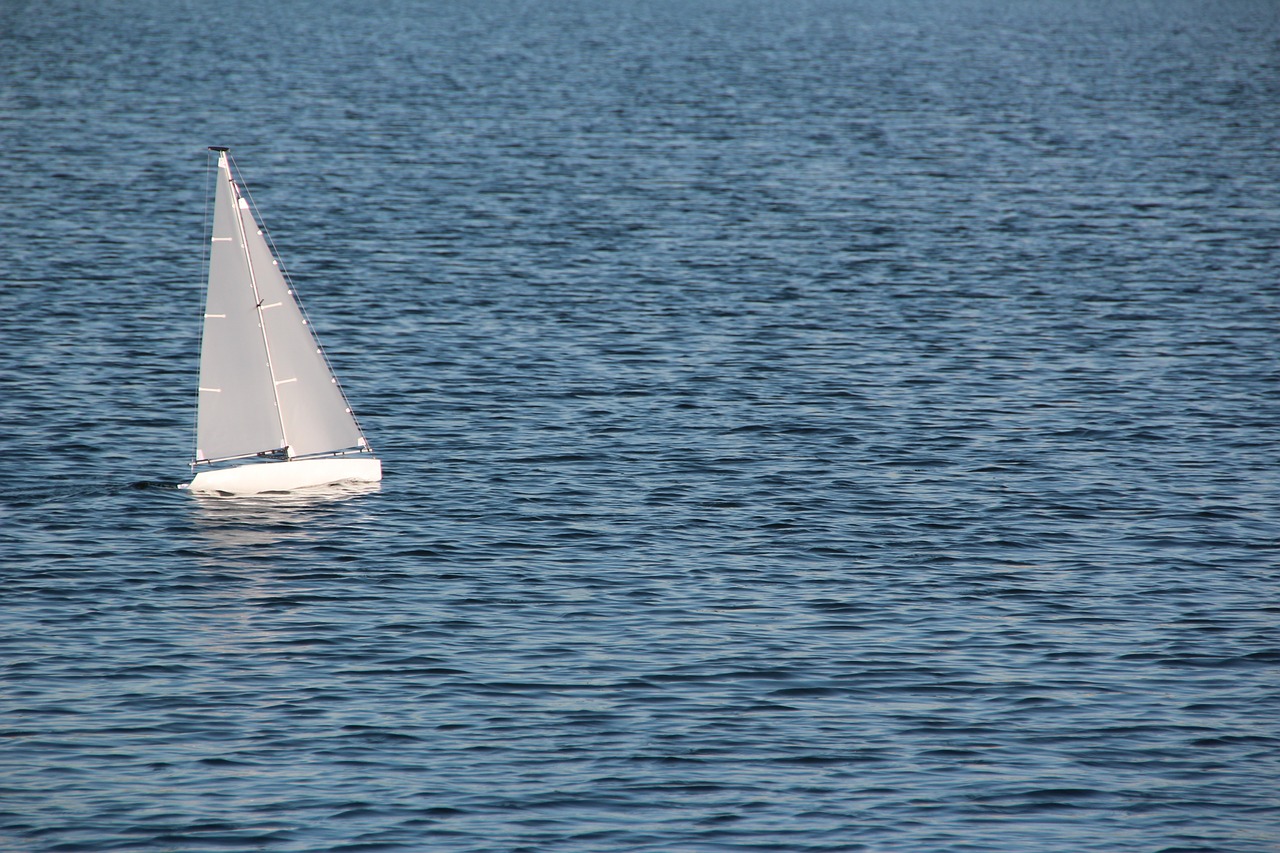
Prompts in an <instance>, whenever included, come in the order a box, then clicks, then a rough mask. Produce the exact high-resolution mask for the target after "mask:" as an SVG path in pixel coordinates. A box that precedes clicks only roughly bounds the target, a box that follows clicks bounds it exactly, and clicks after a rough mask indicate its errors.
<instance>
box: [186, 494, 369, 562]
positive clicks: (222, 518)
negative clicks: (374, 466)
mask: <svg viewBox="0 0 1280 853" xmlns="http://www.w3.org/2000/svg"><path fill="white" fill-rule="evenodd" d="M380 488H381V484H380V483H377V482H371V483H370V482H347V483H341V484H335V485H330V486H322V487H316V488H311V489H306V490H301V491H296V492H289V493H287V494H286V493H275V494H270V495H255V496H244V495H241V496H237V497H235V498H207V499H205V500H200V501H193V502H192V504H191V507H192V514H193V518H194V520H195V523H196V525H195V528H196V529H195V532H196V535H197V536H198V537H199V539H200V540H202V541H203V542H204V543H205V544H208V545H212V546H214V547H215V548H217V549H219V550H221V549H222V548H227V549H230V550H229V552H228V554H227V555H226V557H227V558H229V559H231V560H232V561H238V560H240V559H255V558H260V557H261V554H257V555H253V556H250V555H247V554H244V553H243V552H242V550H241V549H243V548H244V547H245V546H264V545H280V544H289V543H296V544H299V545H303V546H304V547H305V545H306V543H310V542H314V541H315V540H316V539H317V538H320V537H323V535H324V533H323V531H325V530H328V529H331V525H330V524H328V516H330V515H331V514H334V513H340V514H341V516H342V518H341V519H340V520H339V521H338V523H340V524H341V525H342V527H343V528H345V529H351V528H352V527H358V526H359V525H360V523H361V519H360V518H352V517H351V512H352V509H353V507H349V506H343V504H345V503H346V502H348V501H351V500H353V499H355V498H359V497H363V496H365V495H369V494H373V493H375V492H377V491H379V489H380ZM359 515H360V516H364V515H366V513H364V512H359ZM209 556H210V557H212V556H213V555H212V554H210V555H209ZM217 562H218V563H219V564H224V561H223V560H222V559H219V560H217Z"/></svg>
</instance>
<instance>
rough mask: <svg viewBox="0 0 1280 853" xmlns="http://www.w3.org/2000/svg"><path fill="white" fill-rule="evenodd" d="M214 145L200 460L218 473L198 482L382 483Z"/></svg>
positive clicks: (219, 488)
mask: <svg viewBox="0 0 1280 853" xmlns="http://www.w3.org/2000/svg"><path fill="white" fill-rule="evenodd" d="M210 150H211V151H215V152H217V155H218V181H217V194H216V196H215V199H214V212H213V243H212V246H211V249H210V253H209V291H208V296H207V301H206V307H205V314H204V337H203V339H202V341H201V346H200V397H199V415H198V417H197V422H196V452H195V461H194V462H192V463H191V464H192V467H193V469H195V468H206V467H207V470H202V471H200V472H199V473H198V474H196V476H195V478H194V479H193V480H192V481H191V484H190V486H189V488H190V489H191V490H192V491H193V492H214V493H216V492H224V493H230V494H256V493H259V492H274V491H293V490H296V489H304V488H310V487H314V486H324V485H329V484H333V483H341V482H346V481H362V482H376V481H378V480H381V479H382V463H381V462H380V461H378V459H377V458H375V457H374V455H373V451H372V449H371V448H370V447H369V443H368V442H367V441H366V440H365V437H364V434H363V433H362V432H361V431H360V426H359V424H357V423H356V419H355V416H354V415H353V414H352V411H351V407H350V406H349V405H347V400H346V398H345V397H344V396H343V394H342V390H341V388H339V387H338V381H337V379H336V378H335V377H334V375H333V371H332V370H330V368H329V364H328V362H327V361H326V359H325V357H324V353H323V352H322V351H321V349H320V347H319V345H318V344H317V342H316V339H315V337H314V335H313V334H312V332H311V327H310V326H309V325H308V324H307V320H306V317H305V316H304V315H303V313H302V309H301V308H300V307H299V305H298V302H297V300H296V299H295V298H294V295H293V290H292V288H291V287H290V285H289V282H288V280H287V279H286V278H285V276H284V273H283V271H282V270H281V269H280V265H279V262H278V261H276V259H275V258H274V257H273V255H272V252H271V248H270V246H269V244H268V242H267V239H266V237H265V236H264V235H263V232H262V229H261V228H260V227H259V226H258V223H257V221H256V220H255V219H254V217H253V212H252V211H251V210H250V206H249V202H248V199H247V198H246V197H245V196H244V195H242V194H241V191H240V187H238V186H237V185H236V181H235V178H234V177H233V176H232V174H231V163H230V158H229V157H228V156H227V149H226V148H217V147H211V148H210ZM224 463H225V464H224Z"/></svg>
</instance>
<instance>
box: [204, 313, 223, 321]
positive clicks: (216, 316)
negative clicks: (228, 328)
mask: <svg viewBox="0 0 1280 853" xmlns="http://www.w3.org/2000/svg"><path fill="white" fill-rule="evenodd" d="M204 318H205V319H206V320H225V319H227V315H226V314H205V315H204Z"/></svg>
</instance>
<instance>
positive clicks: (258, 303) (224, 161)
mask: <svg viewBox="0 0 1280 853" xmlns="http://www.w3.org/2000/svg"><path fill="white" fill-rule="evenodd" d="M209 150H210V151H217V152H218V170H219V171H222V170H226V175H225V176H224V178H223V179H224V180H226V181H228V182H230V184H231V197H232V199H234V200H235V205H236V208H237V209H236V210H234V211H233V213H234V214H235V220H236V228H237V230H238V231H239V233H240V245H242V246H248V245H249V236H248V234H247V233H246V232H245V227H244V217H243V216H242V215H241V214H240V211H241V210H248V209H249V203H248V201H247V200H246V199H245V197H244V196H243V195H241V194H240V188H239V187H238V186H236V181H235V178H234V177H233V176H232V174H231V162H230V159H231V158H230V157H229V156H228V154H227V152H228V151H229V150H230V149H229V148H226V147H222V146H215V145H210V146H209ZM254 224H255V225H257V226H258V227H257V232H258V233H259V234H261V233H262V227H261V224H260V223H258V222H257V221H256V220H255V222H254ZM244 262H245V266H246V267H247V268H248V271H249V286H250V287H252V288H253V299H254V303H255V305H254V309H255V310H256V311H257V312H258V331H259V332H260V333H261V334H262V348H263V350H264V351H265V352H266V356H267V373H268V374H269V375H270V377H271V399H272V401H273V402H274V404H275V414H276V418H275V419H276V423H277V424H279V426H280V442H281V446H282V448H283V449H284V452H285V456H286V457H292V456H293V450H292V448H291V447H290V446H289V433H288V432H287V431H286V430H285V426H284V413H283V411H282V410H281V407H280V381H279V380H278V379H276V368H275V364H274V363H272V360H271V341H270V340H269V339H268V338H267V323H266V318H264V317H263V316H262V303H263V302H265V301H266V300H265V299H263V298H262V296H261V294H260V293H259V290H258V276H257V274H256V273H255V272H254V269H253V253H252V252H248V251H246V252H245V253H244Z"/></svg>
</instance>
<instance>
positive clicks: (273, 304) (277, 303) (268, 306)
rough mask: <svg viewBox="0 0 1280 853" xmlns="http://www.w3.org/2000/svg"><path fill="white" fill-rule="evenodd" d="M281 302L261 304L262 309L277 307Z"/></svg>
mask: <svg viewBox="0 0 1280 853" xmlns="http://www.w3.org/2000/svg"><path fill="white" fill-rule="evenodd" d="M283 304H284V303H283V302H272V303H271V304H270V305H263V306H262V310H263V311H266V310H267V309H268V308H279V307H280V306H281V305H283Z"/></svg>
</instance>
